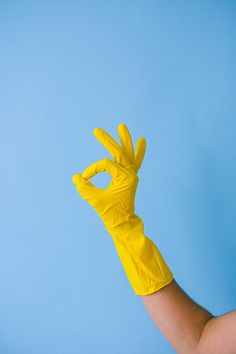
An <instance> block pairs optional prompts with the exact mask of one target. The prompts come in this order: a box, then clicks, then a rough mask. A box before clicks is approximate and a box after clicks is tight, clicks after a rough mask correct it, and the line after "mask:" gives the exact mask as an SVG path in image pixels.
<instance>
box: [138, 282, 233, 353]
mask: <svg viewBox="0 0 236 354" xmlns="http://www.w3.org/2000/svg"><path fill="white" fill-rule="evenodd" d="M141 298H142V301H143V303H144V306H145V308H146V309H147V311H148V313H149V314H150V316H151V318H152V319H153V321H154V323H155V324H156V326H157V327H158V328H159V330H160V331H161V332H162V334H163V335H164V336H165V338H166V339H167V340H168V342H169V343H170V344H171V345H172V346H173V347H174V348H175V350H176V351H177V353H180V354H235V353H236V311H232V312H230V313H227V314H224V315H221V316H213V315H212V314H211V313H210V312H209V311H207V310H206V309H205V308H203V307H202V306H200V305H198V304H197V303H196V302H195V301H194V300H193V299H191V298H190V297H189V296H188V295H187V294H186V292H185V291H184V290H183V289H182V288H181V287H180V285H179V284H178V283H177V282H176V280H175V279H174V280H173V281H172V282H171V283H170V284H169V285H167V286H165V287H164V288H163V289H161V290H159V291H157V292H154V293H152V294H150V295H146V296H141Z"/></svg>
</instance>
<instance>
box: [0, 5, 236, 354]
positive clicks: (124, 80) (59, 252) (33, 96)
mask: <svg viewBox="0 0 236 354" xmlns="http://www.w3.org/2000/svg"><path fill="white" fill-rule="evenodd" d="M235 15H236V6H235V2H234V1H223V0H222V1H164V0H163V1H68V2H67V1H59V2H56V1H41V2H37V1H34V2H33V1H18V2H17V1H2V2H1V3H0V53H1V60H0V70H1V73H0V77H1V79H0V86H1V88H0V97H1V98H0V99H1V104H0V152H1V155H0V213H1V219H0V240H1V245H0V284H1V285H0V353H1V354H42V353H44V354H95V353H96V354H97V353H98V354H121V353H122V354H156V353H160V354H170V353H174V351H173V349H172V348H171V347H170V345H169V344H168V343H167V341H166V340H165V339H164V338H163V337H162V335H161V334H160V333H159V332H158V330H157V329H156V328H155V326H154V324H153V322H152V321H151V319H150V318H149V316H148V314H147V313H146V312H145V309H144V307H143V305H142V302H141V299H140V298H139V297H135V295H134V293H133V291H132V289H131V287H130V285H129V283H128V281H127V279H126V277H125V274H124V271H123V268H122V266H121V264H120V262H119V259H118V256H117V254H116V251H115V248H114V245H113V244H112V241H111V239H110V238H109V235H108V234H107V233H106V232H105V230H104V227H103V225H102V223H101V221H100V220H99V218H98V217H97V215H96V214H95V212H94V210H92V209H91V208H90V206H89V205H87V204H86V202H85V201H83V200H82V199H81V198H80V197H79V195H78V194H77V193H76V191H75V188H74V186H73V184H72V183H71V176H72V174H74V173H76V172H80V171H82V170H83V168H85V167H86V166H87V165H88V164H90V163H92V162H94V161H95V160H97V159H100V158H103V157H105V156H109V155H108V154H106V152H105V150H104V148H103V147H102V146H99V144H98V143H97V141H96V140H95V139H94V137H93V128H94V127H97V126H99V127H103V128H104V129H106V130H107V131H109V132H110V133H111V134H113V135H114V136H117V135H116V129H117V125H118V123H120V122H125V123H126V124H127V125H128V126H129V128H130V130H131V133H132V134H133V136H134V138H135V139H137V137H138V136H139V135H145V136H146V138H147V143H148V146H147V155H146V158H145V161H144V163H143V167H142V170H141V171H140V184H139V190H138V194H137V206H136V211H137V213H138V214H139V215H140V216H142V218H143V220H144V222H145V229H146V234H147V235H148V236H149V237H150V238H152V239H153V241H154V242H155V243H156V244H157V245H158V247H159V248H160V250H161V252H162V253H163V255H164V256H165V258H166V260H167V262H168V264H169V266H170V267H171V269H172V271H173V272H174V274H175V278H176V280H177V281H178V282H179V284H180V285H181V286H182V287H183V288H184V289H185V291H186V292H187V293H188V294H189V295H190V296H191V297H193V298H194V300H195V301H197V302H198V303H200V304H201V305H202V306H204V307H206V308H207V309H208V310H210V311H212V312H213V313H214V314H216V315H218V314H221V313H222V312H226V311H229V310H231V309H232V308H233V307H235V302H236V301H235V300H236V299H235V294H236V284H235V278H236V277H235V266H236V260H235V248H236V247H235V246H236V241H235V224H236V223H235V221H236V205H235V200H236V189H235V179H236V166H235V158H236V154H235V151H236V150H235V147H236V142H235V128H236V123H235V122H236V121H235V119H236V114H235V113H236V105H235V102H236V97H235V96H236V95H235V92H236V90H235V89H236V87H235V86H236V72H235V59H236V58H235V54H236V50H235V49H236V48H235V33H236V31H235V29H236V25H235ZM106 181H107V180H106ZM106 181H105V182H106ZM105 182H104V179H103V178H100V179H99V180H98V183H100V184H101V185H104V183H105Z"/></svg>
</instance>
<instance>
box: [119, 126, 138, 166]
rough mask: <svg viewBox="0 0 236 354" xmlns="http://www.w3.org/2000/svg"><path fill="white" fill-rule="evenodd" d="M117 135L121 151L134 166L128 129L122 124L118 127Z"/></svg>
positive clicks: (132, 149)
mask: <svg viewBox="0 0 236 354" xmlns="http://www.w3.org/2000/svg"><path fill="white" fill-rule="evenodd" d="M118 135H119V137H120V142H121V146H122V148H123V150H124V151H125V153H126V155H127V156H128V159H129V161H130V164H134V162H135V161H134V147H133V142H132V138H131V135H130V132H129V129H128V128H127V126H126V125H125V124H124V123H121V124H120V125H119V126H118Z"/></svg>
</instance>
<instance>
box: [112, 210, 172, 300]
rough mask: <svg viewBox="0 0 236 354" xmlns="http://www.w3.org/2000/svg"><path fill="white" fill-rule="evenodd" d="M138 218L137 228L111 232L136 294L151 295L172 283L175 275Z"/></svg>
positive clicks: (126, 227) (125, 228)
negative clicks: (146, 234)
mask: <svg viewBox="0 0 236 354" xmlns="http://www.w3.org/2000/svg"><path fill="white" fill-rule="evenodd" d="M135 218H136V223H133V224H134V225H135V227H133V228H130V224H129V225H125V227H124V228H122V231H121V229H120V228H119V230H114V229H113V230H108V231H109V233H110V235H111V237H112V239H113V241H114V244H115V247H116V250H117V253H118V255H119V258H120V261H121V263H122V265H123V267H124V270H125V273H126V275H127V277H128V279H129V282H130V284H131V286H132V288H133V290H134V292H135V294H136V295H148V294H151V293H153V292H155V291H158V290H160V289H161V288H163V287H164V286H165V285H167V284H169V283H170V282H171V281H172V280H173V278H174V276H173V273H172V271H171V270H170V268H169V267H168V265H167V263H166V262H165V260H164V258H163V256H162V254H161V252H160V251H159V249H158V248H157V247H156V245H155V244H154V243H153V241H152V240H151V239H149V238H148V237H147V236H145V235H144V232H143V228H144V227H143V221H142V219H140V218H139V217H137V216H135ZM134 225H133V226H134Z"/></svg>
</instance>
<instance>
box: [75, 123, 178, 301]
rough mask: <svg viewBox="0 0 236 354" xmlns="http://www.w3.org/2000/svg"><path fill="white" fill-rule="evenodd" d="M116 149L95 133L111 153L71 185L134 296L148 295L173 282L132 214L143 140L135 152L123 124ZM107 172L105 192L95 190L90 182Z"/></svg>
mask: <svg viewBox="0 0 236 354" xmlns="http://www.w3.org/2000/svg"><path fill="white" fill-rule="evenodd" d="M118 134H119V137H120V143H121V145H119V144H118V143H117V142H116V141H115V140H114V139H113V138H112V137H111V136H110V135H109V134H108V133H107V132H105V131H104V130H103V129H101V128H96V129H95V130H94V135H95V137H96V138H97V140H98V141H99V142H100V143H101V144H102V145H103V146H104V147H105V148H106V149H107V150H108V151H109V152H110V154H111V155H112V156H113V161H112V160H110V159H109V158H105V159H102V160H99V161H97V162H95V163H94V164H92V165H91V166H89V167H88V168H86V169H85V170H84V171H83V173H82V174H75V175H74V176H73V178H72V180H73V183H74V184H75V185H76V188H77V190H78V192H79V193H80V195H81V196H82V198H84V199H85V200H86V201H87V202H88V203H89V204H90V205H91V206H92V207H93V208H94V209H95V210H96V212H97V213H98V215H99V216H100V218H101V220H102V221H103V223H104V225H105V227H106V229H107V231H108V233H109V234H110V236H111V237H112V239H113V241H114V244H115V246H116V250H117V253H118V255H119V258H120V261H121V263H122V265H123V267H124V270H125V272H126V275H127V277H128V279H129V282H130V284H131V286H132V288H133V290H134V292H135V294H136V295H147V294H151V293H153V292H155V291H157V290H159V289H161V288H162V287H164V286H165V285H167V284H169V283H170V282H171V281H172V280H173V273H172V272H171V270H170V269H169V267H168V265H167V264H166V262H165V260H164V258H163V256H162V255H161V253H160V251H159V250H158V248H157V247H156V245H155V244H154V243H153V242H152V240H151V239H149V238H148V237H147V236H145V234H144V224H143V221H142V219H141V218H140V217H139V216H138V215H136V214H135V193H136V189H137V185H138V181H139V178H138V175H137V173H138V170H139V168H140V167H141V164H142V161H143V158H144V154H145V149H146V140H145V138H144V137H141V138H139V139H138V142H137V147H136V152H134V148H133V143H132V139H131V136H130V133H129V130H128V128H127V127H126V125H125V124H120V125H119V127H118ZM100 172H107V173H109V174H110V175H111V176H112V180H111V183H110V184H109V186H108V187H107V188H106V189H101V188H98V187H96V186H94V185H93V184H92V183H91V182H90V181H89V179H90V178H92V177H93V176H95V175H96V174H97V173H100Z"/></svg>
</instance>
